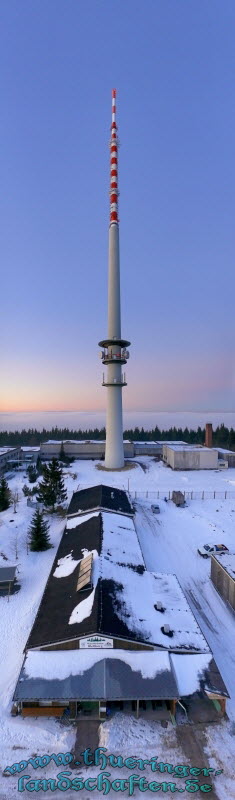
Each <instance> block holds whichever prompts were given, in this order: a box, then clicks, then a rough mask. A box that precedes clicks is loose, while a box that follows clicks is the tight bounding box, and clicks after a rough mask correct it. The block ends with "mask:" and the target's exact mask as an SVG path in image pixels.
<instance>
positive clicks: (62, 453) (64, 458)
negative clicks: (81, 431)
mask: <svg viewBox="0 0 235 800" xmlns="http://www.w3.org/2000/svg"><path fill="white" fill-rule="evenodd" d="M59 460H60V461H63V463H64V464H68V463H69V461H70V459H69V458H68V456H66V454H65V450H64V442H61V448H60V455H59Z"/></svg>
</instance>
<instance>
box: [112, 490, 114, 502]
mask: <svg viewBox="0 0 235 800" xmlns="http://www.w3.org/2000/svg"><path fill="white" fill-rule="evenodd" d="M111 498H112V500H114V492H111Z"/></svg>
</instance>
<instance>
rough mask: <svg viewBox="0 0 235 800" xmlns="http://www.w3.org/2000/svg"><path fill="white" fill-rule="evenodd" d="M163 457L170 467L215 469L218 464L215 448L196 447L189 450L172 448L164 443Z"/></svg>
mask: <svg viewBox="0 0 235 800" xmlns="http://www.w3.org/2000/svg"><path fill="white" fill-rule="evenodd" d="M164 448H166V449H164V450H163V458H164V460H165V461H166V463H167V464H169V466H170V467H171V468H172V469H180V470H181V469H182V470H186V469H216V467H217V466H218V453H217V451H216V450H209V449H207V450H202V449H201V448H200V447H198V448H197V449H196V450H191V449H190V448H189V447H187V448H186V449H185V450H180V449H178V448H177V449H176V450H173V448H171V447H170V446H169V445H165V446H164Z"/></svg>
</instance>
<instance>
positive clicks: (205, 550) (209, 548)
mask: <svg viewBox="0 0 235 800" xmlns="http://www.w3.org/2000/svg"><path fill="white" fill-rule="evenodd" d="M197 552H198V553H199V556H203V558H210V556H211V555H213V553H228V552H229V550H228V547H226V546H225V544H204V545H203V546H202V547H199V548H198V551H197Z"/></svg>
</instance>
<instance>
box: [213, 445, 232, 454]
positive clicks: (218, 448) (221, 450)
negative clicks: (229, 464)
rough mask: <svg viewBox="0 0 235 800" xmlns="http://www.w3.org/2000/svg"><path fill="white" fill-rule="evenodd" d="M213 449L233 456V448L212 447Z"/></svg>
mask: <svg viewBox="0 0 235 800" xmlns="http://www.w3.org/2000/svg"><path fill="white" fill-rule="evenodd" d="M213 450H217V453H225V454H226V455H229V456H235V452H234V450H226V448H225V447H213Z"/></svg>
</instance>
